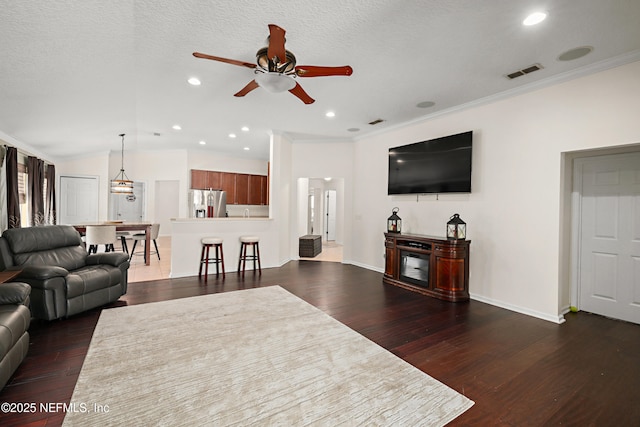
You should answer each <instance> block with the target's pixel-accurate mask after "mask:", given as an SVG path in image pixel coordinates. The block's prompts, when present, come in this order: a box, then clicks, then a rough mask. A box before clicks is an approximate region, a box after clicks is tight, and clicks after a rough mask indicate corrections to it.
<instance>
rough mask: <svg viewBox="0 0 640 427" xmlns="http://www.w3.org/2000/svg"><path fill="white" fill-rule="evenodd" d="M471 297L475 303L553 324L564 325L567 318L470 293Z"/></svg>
mask: <svg viewBox="0 0 640 427" xmlns="http://www.w3.org/2000/svg"><path fill="white" fill-rule="evenodd" d="M470 297H471V299H472V300H474V301H478V302H484V303H486V304H490V305H494V306H496V307H500V308H504V309H505V310H509V311H515V312H516V313H520V314H526V315H527V316H531V317H536V318H538V319H542V320H546V321H548V322H553V323H557V324H562V323H564V322H565V318H564V315H563V314H560V315H557V316H555V315H552V314H548V313H542V312H540V311H536V310H531V309H528V308H525V307H520V306H518V305H514V304H509V303H507V302H504V301H500V300H495V299H493V298H487V297H485V296H482V295H478V294H474V293H470Z"/></svg>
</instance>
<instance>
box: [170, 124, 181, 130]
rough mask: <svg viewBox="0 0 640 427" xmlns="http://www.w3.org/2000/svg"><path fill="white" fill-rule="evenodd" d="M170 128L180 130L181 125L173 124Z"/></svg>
mask: <svg viewBox="0 0 640 427" xmlns="http://www.w3.org/2000/svg"><path fill="white" fill-rule="evenodd" d="M172 128H173V129H174V130H182V126H180V125H173V126H172Z"/></svg>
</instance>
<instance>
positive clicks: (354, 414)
mask: <svg viewBox="0 0 640 427" xmlns="http://www.w3.org/2000/svg"><path fill="white" fill-rule="evenodd" d="M472 405H473V402H472V401H471V400H469V399H467V398H466V397H464V396H463V395H461V394H459V393H457V392H456V391H454V390H452V389H451V388H449V387H447V386H446V385H444V384H442V383H440V382H438V381H436V380H435V379H433V378H431V377H430V376H428V375H426V374H425V373H424V372H422V371H420V370H419V369H417V368H415V367H413V366H411V365H410V364H408V363H406V362H405V361H403V360H402V359H400V358H398V357H396V356H395V355H393V354H392V353H390V352H388V351H387V350H385V349H383V348H382V347H380V346H378V345H377V344H375V343H373V342H372V341H370V340H368V339H367V338H365V337H363V336H362V335H360V334H358V333H357V332H355V331H353V330H351V329H349V328H348V327H347V326H345V325H343V324H342V323H340V322H338V321H337V320H335V319H333V318H332V317H330V316H328V315H327V314H325V313H323V312H322V311H320V310H319V309H317V308H315V307H313V306H312V305H310V304H308V303H306V302H305V301H303V300H301V299H300V298H298V297H296V296H294V295H292V294H291V293H289V292H287V291H286V290H284V289H283V288H281V287H279V286H271V287H265V288H257V289H249V290H241V291H235V292H229V293H222V294H214V295H205V296H198V297H192V298H185V299H177V300H171V301H163V302H157V303H150V304H143V305H135V306H130V307H119V308H113V309H109V310H103V311H102V314H101V315H100V319H99V321H98V324H97V326H96V329H95V332H94V335H93V339H92V341H91V345H90V347H89V351H88V354H87V357H86V359H85V361H84V365H83V367H82V371H81V372H80V377H79V379H78V382H77V384H76V387H75V390H74V392H73V397H72V400H71V405H70V408H71V410H70V411H68V412H67V415H66V418H65V420H64V425H65V426H84V425H97V426H106V425H118V426H121V425H140V426H142V425H144V426H151V425H166V426H176V425H188V426H196V425H214V426H227V425H231V426H247V425H259V426H262V425H278V426H300V425H322V426H325V425H326V426H336V425H347V426H351V425H366V426H375V425H393V426H418V425H423V426H439V425H444V424H446V423H447V422H449V421H451V420H452V419H454V418H455V417H457V416H458V415H460V414H461V413H463V412H464V411H465V410H467V409H468V408H470V407H471V406H472Z"/></svg>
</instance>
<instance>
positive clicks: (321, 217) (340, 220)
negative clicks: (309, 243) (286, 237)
mask: <svg viewBox="0 0 640 427" xmlns="http://www.w3.org/2000/svg"><path fill="white" fill-rule="evenodd" d="M297 194H298V196H297V197H298V202H297V210H298V215H297V225H296V227H295V228H296V230H297V236H296V237H295V239H296V243H295V246H294V247H295V248H296V252H297V248H298V245H299V242H297V239H298V237H301V236H303V235H305V234H313V235H319V236H322V252H321V253H320V254H319V255H317V256H315V257H313V258H304V259H305V260H312V261H332V262H342V260H343V250H342V249H343V248H342V241H343V240H342V239H343V236H344V179H343V178H298V191H297ZM297 255H298V254H297V253H296V256H297Z"/></svg>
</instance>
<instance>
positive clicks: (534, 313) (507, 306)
mask: <svg viewBox="0 0 640 427" xmlns="http://www.w3.org/2000/svg"><path fill="white" fill-rule="evenodd" d="M342 263H343V264H351V265H355V266H356V267H362V268H366V269H367V270H373V271H377V272H378V273H384V268H380V267H374V266H372V265H368V264H363V263H361V262H357V261H353V260H344V261H342ZM470 297H471V299H472V300H475V301H478V302H483V303H486V304H490V305H493V306H496V307H500V308H504V309H505V310H509V311H514V312H516V313H520V314H525V315H527V316H531V317H535V318H538V319H542V320H546V321H548V322H553V323H557V324H562V323H564V322H565V318H564V314H566V311H564V312H563V313H562V314H560V315H557V316H555V315H552V314H548V313H542V312H540V311H536V310H531V309H528V308H525V307H520V306H517V305H514V304H509V303H507V302H504V301H500V300H495V299H492V298H487V297H485V296H482V295H478V294H474V293H470Z"/></svg>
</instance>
